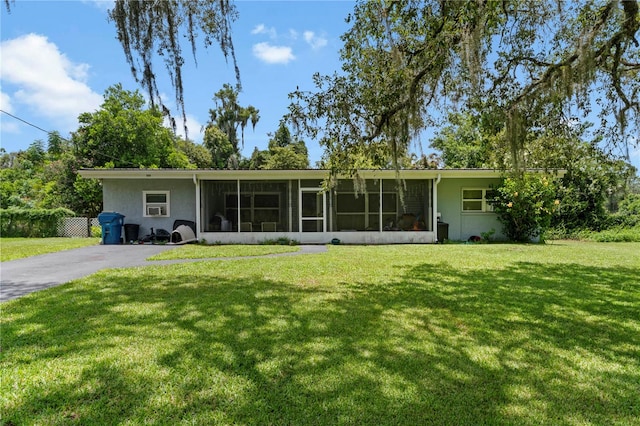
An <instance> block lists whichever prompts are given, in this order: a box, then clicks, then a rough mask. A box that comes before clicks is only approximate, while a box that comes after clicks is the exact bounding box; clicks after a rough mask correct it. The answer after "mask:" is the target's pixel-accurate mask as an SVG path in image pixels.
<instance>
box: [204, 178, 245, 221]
mask: <svg viewBox="0 0 640 426" xmlns="http://www.w3.org/2000/svg"><path fill="white" fill-rule="evenodd" d="M235 192H237V191H236V182H235V181H213V180H207V181H202V182H201V194H200V202H201V205H202V210H201V220H202V225H203V228H204V231H205V232H227V231H231V230H232V226H237V220H236V217H237V215H236V214H235V213H233V212H229V211H227V209H226V195H227V194H229V193H235ZM236 204H237V203H236ZM235 211H236V212H237V208H236V209H235ZM230 213H231V215H230ZM232 224H233V225H232ZM236 229H237V228H236Z"/></svg>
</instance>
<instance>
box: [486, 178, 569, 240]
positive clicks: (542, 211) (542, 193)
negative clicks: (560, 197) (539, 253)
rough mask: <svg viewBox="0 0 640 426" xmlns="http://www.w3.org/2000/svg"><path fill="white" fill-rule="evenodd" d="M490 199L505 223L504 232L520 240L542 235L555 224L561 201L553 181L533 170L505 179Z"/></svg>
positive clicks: (513, 238) (511, 237)
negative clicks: (555, 215)
mask: <svg viewBox="0 0 640 426" xmlns="http://www.w3.org/2000/svg"><path fill="white" fill-rule="evenodd" d="M489 202H490V203H491V204H492V205H493V209H494V212H495V213H496V214H497V215H498V220H500V223H502V227H503V232H504V235H505V236H506V237H507V238H508V239H509V240H512V241H518V242H529V241H531V240H532V239H533V238H536V237H538V236H540V235H542V233H544V232H545V231H546V230H547V229H548V228H549V226H550V225H551V215H552V213H553V209H554V207H555V205H557V203H558V201H557V200H555V187H554V185H553V183H552V182H551V180H550V179H549V178H548V177H547V176H544V175H540V174H532V173H525V174H523V175H521V176H518V177H508V178H505V179H504V180H503V182H502V185H501V186H499V187H498V188H495V191H494V193H493V198H491V199H490V200H489Z"/></svg>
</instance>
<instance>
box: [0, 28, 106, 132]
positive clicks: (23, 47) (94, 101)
mask: <svg viewBox="0 0 640 426" xmlns="http://www.w3.org/2000/svg"><path fill="white" fill-rule="evenodd" d="M0 50H2V62H1V64H0V77H1V78H2V80H4V81H5V82H6V83H9V84H11V85H14V86H15V87H16V90H15V91H14V92H13V93H12V101H13V102H15V103H16V104H24V105H26V106H28V107H29V108H31V109H32V110H34V111H36V113H38V114H40V115H42V116H44V117H47V118H49V119H53V120H54V121H56V122H57V124H58V125H60V126H64V127H66V129H65V130H68V129H73V128H74V127H75V126H77V117H78V115H79V114H80V113H82V112H92V111H94V110H96V109H97V108H98V107H99V106H100V104H101V103H102V96H101V95H99V94H97V93H95V92H94V91H93V90H92V89H91V88H90V87H89V86H88V85H87V84H86V81H87V76H88V71H89V65H88V64H83V63H73V62H71V61H70V60H69V59H68V58H67V57H66V56H65V55H64V54H63V53H61V52H60V51H59V50H58V47H57V46H56V45H55V44H53V43H51V42H49V41H48V40H47V38H46V37H45V36H42V35H38V34H28V35H25V36H21V37H18V38H15V39H12V40H7V41H3V42H2V43H1V44H0ZM4 87H5V90H6V88H7V85H6V84H5V85H4Z"/></svg>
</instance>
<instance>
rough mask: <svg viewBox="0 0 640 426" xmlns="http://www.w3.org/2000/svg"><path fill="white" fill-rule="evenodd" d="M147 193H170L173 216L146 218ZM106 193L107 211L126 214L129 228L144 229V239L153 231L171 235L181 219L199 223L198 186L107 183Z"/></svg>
mask: <svg viewBox="0 0 640 426" xmlns="http://www.w3.org/2000/svg"><path fill="white" fill-rule="evenodd" d="M143 191H170V197H169V202H170V210H169V213H170V216H169V217H144V212H143V200H142V192H143ZM102 193H103V202H104V207H103V209H104V211H106V212H118V213H120V214H123V215H124V216H125V218H124V223H125V224H127V223H135V224H138V225H140V233H139V236H140V237H143V236H145V235H148V234H150V233H151V228H152V227H153V228H154V229H165V230H167V231H169V232H171V231H172V229H173V222H174V221H175V220H178V219H180V220H191V221H194V222H195V221H196V211H195V208H196V195H195V194H196V193H195V184H194V183H193V181H191V180H188V179H181V180H178V179H175V180H174V179H149V180H146V179H105V180H104V181H103V183H102ZM123 235H124V231H123Z"/></svg>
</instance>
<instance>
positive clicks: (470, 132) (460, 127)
mask: <svg viewBox="0 0 640 426" xmlns="http://www.w3.org/2000/svg"><path fill="white" fill-rule="evenodd" d="M479 121H480V120H479V119H478V117H474V116H472V115H471V114H469V113H460V114H450V115H449V124H448V125H446V126H444V127H443V128H442V129H440V131H439V132H438V133H437V134H436V136H435V137H434V138H433V139H432V140H431V144H430V146H431V148H435V149H437V150H438V151H440V152H442V156H441V158H442V161H443V162H444V167H446V168H462V169H473V168H486V167H491V166H493V165H494V164H492V161H491V152H492V148H493V147H492V143H491V137H490V136H487V135H486V134H484V132H483V129H482V128H481V126H480V123H479Z"/></svg>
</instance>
